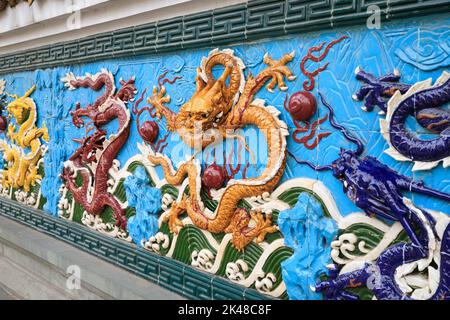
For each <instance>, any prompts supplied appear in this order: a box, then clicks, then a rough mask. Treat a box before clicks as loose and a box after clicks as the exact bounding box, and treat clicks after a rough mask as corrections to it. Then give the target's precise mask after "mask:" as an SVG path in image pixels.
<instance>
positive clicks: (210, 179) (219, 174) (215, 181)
mask: <svg viewBox="0 0 450 320" xmlns="http://www.w3.org/2000/svg"><path fill="white" fill-rule="evenodd" d="M202 182H203V185H204V186H205V187H206V188H208V189H220V188H221V187H222V186H223V184H224V183H225V173H224V172H223V168H222V167H221V166H219V165H217V164H215V163H213V164H212V165H210V166H208V167H207V168H206V169H205V171H204V172H203V177H202Z"/></svg>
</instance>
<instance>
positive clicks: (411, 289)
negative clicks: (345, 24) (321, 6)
mask: <svg viewBox="0 0 450 320" xmlns="http://www.w3.org/2000/svg"><path fill="white" fill-rule="evenodd" d="M449 25H450V19H449V18H448V17H442V16H437V17H436V19H434V18H433V19H431V18H429V17H428V18H417V19H410V20H403V21H400V22H395V23H389V24H385V25H384V26H383V28H382V29H380V30H368V29H367V28H365V27H351V28H345V29H334V30H332V31H326V32H316V33H314V32H310V33H303V34H300V35H296V36H290V37H286V38H272V39H268V40H260V41H257V42H254V43H240V44H235V45H229V46H224V47H218V48H216V47H210V48H204V49H191V50H180V51H178V52H176V53H167V54H154V55H147V56H145V55H144V56H134V57H130V58H116V59H110V60H101V61H96V62H90V63H83V64H73V65H67V66H60V67H54V68H49V69H38V70H35V71H23V72H16V73H10V74H5V75H3V76H2V78H3V79H4V82H2V85H1V89H2V90H1V91H2V92H3V94H2V108H3V109H2V118H1V119H0V124H1V129H2V134H1V141H0V143H1V144H0V148H1V150H2V155H3V159H4V160H3V162H2V168H3V171H2V180H1V186H2V187H1V192H2V196H3V197H5V198H11V199H13V200H16V201H19V202H21V203H25V204H26V205H28V206H31V207H35V208H38V209H42V210H43V211H44V212H45V213H47V214H48V215H52V216H55V217H58V219H64V220H68V221H71V222H72V223H74V224H81V225H83V226H84V228H89V229H90V230H91V232H93V233H101V234H103V235H106V236H108V237H110V238H115V241H117V243H118V244H119V243H122V242H128V243H132V244H134V246H136V247H139V248H140V250H141V251H142V252H144V251H145V254H149V255H152V254H157V255H160V256H164V257H167V258H170V259H173V260H176V261H180V262H182V263H183V264H184V265H188V266H191V267H193V268H194V269H196V270H198V272H200V273H201V272H206V273H207V274H210V275H215V276H218V277H220V278H222V279H224V281H223V282H221V284H222V286H224V287H225V288H240V287H245V288H252V289H254V290H255V292H257V293H259V294H261V295H263V296H267V297H272V298H282V299H323V298H328V299H357V298H360V299H375V298H376V299H401V298H408V299H409V298H412V299H448V297H449V277H448V273H449V270H448V269H449V268H450V265H449V263H450V262H449V260H448V255H449V254H450V248H449V245H450V244H449V241H450V233H449V232H450V227H449V224H448V223H449V222H450V220H449V217H448V214H449V213H450V206H449V203H450V189H449V179H448V169H447V167H448V165H449V163H450V160H449V159H450V158H449V157H450V145H449V144H450V131H449V121H450V115H449V111H448V101H449V100H450V73H449V69H448V68H449V65H450V58H449V52H450V51H449V39H450V37H449V29H448V26H449ZM130 248H131V247H130ZM130 250H132V249H130ZM133 250H134V249H133ZM185 270H187V269H185ZM184 272H185V273H186V271H184ZM180 290H181V291H182V290H183V289H180ZM213 290H214V289H213ZM230 290H232V289H230ZM199 296H200V297H201V295H199ZM256 296H257V295H256ZM261 297H262V296H261Z"/></svg>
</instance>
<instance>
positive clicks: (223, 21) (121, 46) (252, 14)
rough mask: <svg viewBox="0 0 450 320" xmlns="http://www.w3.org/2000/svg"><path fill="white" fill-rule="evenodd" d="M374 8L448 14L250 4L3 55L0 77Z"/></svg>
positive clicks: (299, 28) (321, 1)
mask: <svg viewBox="0 0 450 320" xmlns="http://www.w3.org/2000/svg"><path fill="white" fill-rule="evenodd" d="M374 4H375V5H378V6H379V7H380V9H381V10H382V16H381V18H382V20H384V21H386V20H389V21H391V20H396V19H399V18H404V17H413V16H419V15H424V14H430V13H439V12H448V10H449V9H450V2H449V1H448V0H382V1H377V0H372V1H368V0H281V1H280V0H253V1H249V2H247V3H242V4H238V5H234V6H229V7H225V8H220V9H214V10H210V11H204V12H199V13H196V14H191V15H186V16H181V17H177V18H173V19H167V20H161V21H158V22H153V23H149V24H145V25H141V26H136V27H130V28H125V29H120V30H117V31H114V32H106V33H100V34H97V35H93V36H88V37H85V38H81V39H78V40H74V41H68V42H64V43H58V44H54V45H48V46H44V47H40V48H36V49H31V50H27V51H22V52H15V53H10V54H5V55H2V56H0V74H5V73H11V72H16V71H23V70H33V69H37V68H48V67H54V66H58V65H72V64H76V63H85V62H89V61H94V60H99V59H107V58H113V57H124V56H133V55H142V54H155V53H162V52H170V51H176V50H182V49H188V48H198V47H206V46H216V45H225V44H231V43H236V42H241V41H250V40H256V39H261V38H268V37H273V36H283V35H290V34H295V33H300V32H305V31H314V30H324V29H330V28H334V27H339V26H344V25H361V24H364V23H365V22H366V20H367V18H368V17H369V15H370V13H368V12H367V8H368V7H369V6H370V5H374Z"/></svg>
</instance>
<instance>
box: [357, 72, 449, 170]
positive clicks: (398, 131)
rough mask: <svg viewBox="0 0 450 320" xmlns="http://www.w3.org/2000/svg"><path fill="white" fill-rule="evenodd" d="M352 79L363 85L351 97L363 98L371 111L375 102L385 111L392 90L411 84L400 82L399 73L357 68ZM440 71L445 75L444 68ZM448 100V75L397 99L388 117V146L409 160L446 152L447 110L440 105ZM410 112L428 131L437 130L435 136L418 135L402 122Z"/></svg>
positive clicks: (430, 159) (428, 159) (440, 157)
mask: <svg viewBox="0 0 450 320" xmlns="http://www.w3.org/2000/svg"><path fill="white" fill-rule="evenodd" d="M355 74H356V79H358V80H360V81H362V82H363V83H364V85H363V86H362V87H361V88H360V89H359V90H358V91H357V92H356V93H355V94H354V95H353V98H354V99H355V100H364V107H363V110H366V111H372V110H373V109H374V108H375V106H378V107H379V108H380V109H381V110H382V111H383V112H384V113H386V112H388V107H387V101H388V99H389V98H391V97H392V96H393V95H394V94H395V92H397V91H399V92H400V93H401V94H404V93H406V92H407V91H408V90H409V89H410V88H411V87H412V86H411V85H409V84H404V83H401V82H400V73H399V72H398V71H397V70H395V71H394V72H393V73H391V74H388V75H385V76H381V77H379V78H377V77H375V76H374V75H372V74H370V73H367V72H365V71H363V70H362V69H361V68H359V67H358V68H357V69H356V71H355ZM444 75H448V74H447V73H445V72H444ZM448 102H450V76H448V77H447V79H444V82H443V83H441V84H439V85H436V86H432V87H429V88H426V89H423V90H419V91H417V92H414V93H413V94H412V95H410V96H408V97H406V98H405V99H403V100H402V101H400V103H399V105H398V106H396V107H395V110H392V115H390V120H389V123H388V125H389V140H390V143H391V144H392V146H393V147H394V148H395V149H396V150H397V151H398V152H399V153H400V154H401V155H403V156H404V157H407V158H409V159H411V160H412V161H420V162H435V161H440V160H443V159H445V158H447V157H449V156H450V112H449V111H448V110H446V109H444V108H442V107H443V106H444V105H445V104H447V103H448ZM410 116H413V117H414V118H415V119H416V120H417V122H418V123H419V125H420V126H422V127H423V128H426V129H427V130H429V131H430V132H431V133H434V134H438V135H439V137H437V138H435V139H421V138H420V137H418V136H417V135H416V134H413V133H412V132H411V131H410V130H409V129H408V128H407V125H406V121H407V119H408V117H410Z"/></svg>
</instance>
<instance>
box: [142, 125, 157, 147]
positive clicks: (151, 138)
mask: <svg viewBox="0 0 450 320" xmlns="http://www.w3.org/2000/svg"><path fill="white" fill-rule="evenodd" d="M139 133H140V135H141V137H142V139H144V140H145V142H147V143H153V142H155V140H156V138H157V137H158V133H159V127H158V124H157V123H156V122H155V121H149V120H147V121H145V122H144V123H143V124H142V126H141V128H140V129H139Z"/></svg>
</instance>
